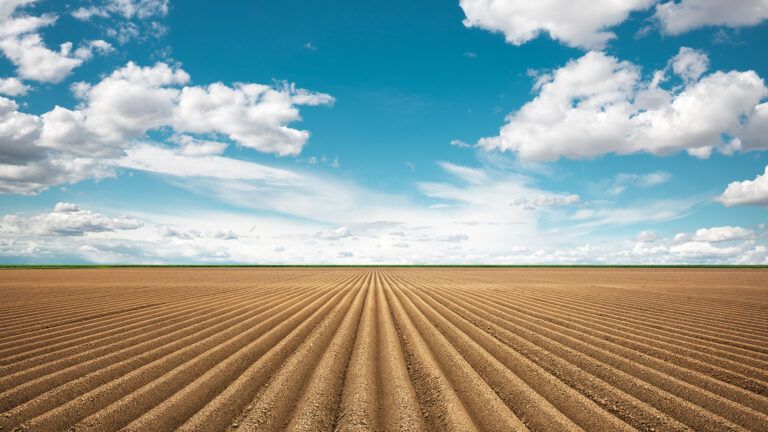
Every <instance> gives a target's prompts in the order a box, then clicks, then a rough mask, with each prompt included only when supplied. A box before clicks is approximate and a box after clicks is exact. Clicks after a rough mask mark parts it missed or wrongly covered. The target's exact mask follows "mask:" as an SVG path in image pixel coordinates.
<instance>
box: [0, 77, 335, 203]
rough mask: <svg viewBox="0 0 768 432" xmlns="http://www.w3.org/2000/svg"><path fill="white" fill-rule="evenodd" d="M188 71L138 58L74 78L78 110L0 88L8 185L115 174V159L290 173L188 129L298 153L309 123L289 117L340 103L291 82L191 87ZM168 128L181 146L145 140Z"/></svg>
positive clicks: (21, 188) (29, 186) (0, 163)
mask: <svg viewBox="0 0 768 432" xmlns="http://www.w3.org/2000/svg"><path fill="white" fill-rule="evenodd" d="M189 80H190V77H189V75H188V74H187V73H186V72H185V71H184V70H182V69H179V68H175V67H172V66H170V65H168V64H165V63H157V64H155V65H154V66H147V67H141V66H138V65H136V64H134V63H131V62H129V63H128V64H127V65H126V66H125V67H123V68H120V69H117V70H115V71H114V72H113V73H111V74H110V75H108V76H106V77H104V78H103V79H102V80H101V81H99V82H97V83H95V84H88V83H77V84H75V85H73V86H72V89H73V92H74V94H75V96H76V97H77V98H78V99H79V101H80V103H79V104H78V106H77V108H76V109H67V108H64V107H60V106H56V107H55V108H54V109H52V110H51V111H49V112H47V113H44V114H42V115H39V116H38V115H32V114H26V113H23V112H20V111H19V107H18V105H17V104H16V103H15V102H13V101H11V100H9V99H6V98H2V97H0V138H2V140H3V142H4V143H8V144H7V145H5V146H3V148H1V149H0V192H5V193H28V194H29V193H36V192H38V191H40V190H42V189H45V188H46V187H48V186H50V185H54V184H58V183H72V182H77V181H80V180H83V179H86V178H97V179H98V178H103V177H106V176H110V175H114V169H113V167H114V166H115V165H119V166H122V167H126V168H135V169H144V170H147V171H155V172H163V171H168V172H169V173H171V174H174V175H184V173H191V172H190V170H192V169H194V170H197V169H199V168H202V169H201V171H198V172H197V173H193V174H194V175H199V174H201V173H202V175H206V174H205V173H211V170H212V169H213V168H214V167H218V168H226V169H233V170H234V171H235V172H237V173H239V174H238V175H237V176H238V178H242V177H243V174H242V173H243V172H244V171H248V172H249V173H250V174H248V175H250V176H261V177H270V176H273V177H274V176H278V177H281V178H282V177H285V176H286V172H279V170H274V169H270V168H269V167H266V166H259V165H258V164H251V165H247V166H246V165H244V163H241V162H240V161H237V160H234V159H229V158H224V157H222V156H215V155H217V154H220V153H221V152H223V150H224V148H225V147H226V144H223V143H220V142H214V141H210V140H205V139H197V138H195V137H194V136H190V135H188V134H213V135H222V136H224V137H227V138H229V139H230V140H232V141H234V142H236V143H237V144H239V145H241V146H244V147H251V148H254V149H256V150H258V151H262V152H269V153H276V154H278V155H293V154H298V153H299V152H300V151H301V149H302V147H303V145H304V144H305V143H306V141H307V140H308V138H309V132H307V131H303V130H297V129H292V128H290V127H288V126H287V124H288V123H291V122H294V121H298V120H300V119H301V117H300V115H299V111H298V108H297V107H298V106H300V105H317V104H330V103H332V102H333V98H332V97H330V96H328V95H325V94H322V93H313V92H309V91H306V90H302V89H297V88H296V87H295V86H293V85H289V84H283V85H280V86H278V87H276V88H272V87H269V86H264V85H259V84H246V83H243V84H236V85H234V86H233V87H229V86H226V85H224V84H221V83H216V84H212V85H210V86H188V85H186V84H187V83H188V82H189ZM160 129H165V130H168V129H170V130H172V131H173V132H175V133H176V134H175V136H174V137H172V138H171V139H170V140H169V141H170V142H172V143H175V144H177V145H178V146H179V148H178V149H177V150H175V151H171V150H168V149H166V148H161V147H157V146H154V147H153V146H148V145H146V144H137V143H138V142H140V141H141V140H142V139H145V138H146V134H147V133H148V132H150V131H155V130H160ZM193 157H199V158H200V159H199V160H194V159H193ZM205 158H208V159H205ZM206 162H212V164H211V165H210V167H207V168H206V166H205V163H206ZM163 164H164V165H163ZM211 174H214V173H211Z"/></svg>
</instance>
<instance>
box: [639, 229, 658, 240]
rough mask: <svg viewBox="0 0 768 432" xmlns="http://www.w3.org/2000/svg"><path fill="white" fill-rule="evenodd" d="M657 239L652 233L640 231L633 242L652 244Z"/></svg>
mask: <svg viewBox="0 0 768 432" xmlns="http://www.w3.org/2000/svg"><path fill="white" fill-rule="evenodd" d="M658 238H659V237H658V236H657V235H656V233H655V232H653V231H642V232H640V233H639V234H638V235H637V237H635V241H636V242H638V243H653V242H655V241H656V240H657V239H658Z"/></svg>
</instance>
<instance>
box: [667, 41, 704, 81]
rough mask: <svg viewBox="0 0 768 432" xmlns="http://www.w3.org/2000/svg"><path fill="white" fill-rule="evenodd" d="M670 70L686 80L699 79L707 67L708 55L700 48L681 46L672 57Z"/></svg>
mask: <svg viewBox="0 0 768 432" xmlns="http://www.w3.org/2000/svg"><path fill="white" fill-rule="evenodd" d="M671 63H672V70H673V71H674V72H675V73H676V74H677V75H679V76H680V77H682V78H683V79H684V80H686V81H689V82H690V81H695V80H697V79H699V78H700V77H701V76H702V75H704V72H706V71H707V69H709V57H708V56H707V55H706V54H705V53H704V52H703V51H700V50H695V49H693V48H688V47H682V48H680V51H679V52H678V53H677V55H676V56H675V57H673V58H672V61H671Z"/></svg>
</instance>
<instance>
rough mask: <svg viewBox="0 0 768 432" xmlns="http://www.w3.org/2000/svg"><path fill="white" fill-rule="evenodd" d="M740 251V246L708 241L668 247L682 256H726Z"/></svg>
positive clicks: (671, 251)
mask: <svg viewBox="0 0 768 432" xmlns="http://www.w3.org/2000/svg"><path fill="white" fill-rule="evenodd" d="M740 251H741V249H740V248H738V247H736V246H733V247H717V246H713V245H712V244H711V243H708V242H700V241H692V242H686V243H682V244H679V245H674V246H672V247H670V248H669V252H670V253H672V254H675V255H679V256H681V257H684V258H707V257H715V258H719V257H727V256H731V255H735V254H737V253H739V252H740Z"/></svg>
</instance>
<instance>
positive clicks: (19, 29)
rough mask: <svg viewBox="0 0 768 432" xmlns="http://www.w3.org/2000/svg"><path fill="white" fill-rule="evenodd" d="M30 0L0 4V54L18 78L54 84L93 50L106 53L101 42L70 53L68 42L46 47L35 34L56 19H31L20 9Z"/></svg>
mask: <svg viewBox="0 0 768 432" xmlns="http://www.w3.org/2000/svg"><path fill="white" fill-rule="evenodd" d="M32 3H34V0H10V1H5V2H3V4H2V5H0V52H2V53H3V55H5V57H7V58H8V60H10V62H11V63H13V64H14V66H16V73H17V74H18V76H19V77H21V78H23V79H26V80H32V81H40V82H50V83H58V82H60V81H62V80H63V79H64V78H66V77H67V76H69V75H70V73H72V70H73V69H75V68H76V67H78V66H80V65H81V64H82V63H83V61H84V60H87V59H89V58H90V57H91V56H92V55H93V52H94V50H96V51H101V52H105V51H108V49H107V47H106V46H105V45H104V44H106V42H104V41H92V42H89V43H88V44H86V45H84V46H81V47H80V48H78V49H76V50H73V44H72V42H64V43H62V44H61V45H60V46H59V47H58V49H57V50H52V49H50V48H48V47H47V46H46V44H45V42H44V41H43V38H42V36H41V35H40V33H39V32H38V31H39V30H40V29H42V28H43V27H47V26H50V25H53V24H54V23H55V22H56V20H57V16H56V15H53V14H44V15H39V16H33V15H28V14H25V13H24V12H23V11H22V9H23V8H24V7H25V6H27V5H30V4H32Z"/></svg>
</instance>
